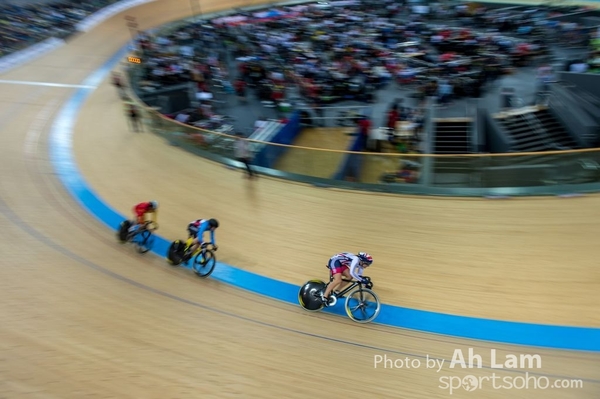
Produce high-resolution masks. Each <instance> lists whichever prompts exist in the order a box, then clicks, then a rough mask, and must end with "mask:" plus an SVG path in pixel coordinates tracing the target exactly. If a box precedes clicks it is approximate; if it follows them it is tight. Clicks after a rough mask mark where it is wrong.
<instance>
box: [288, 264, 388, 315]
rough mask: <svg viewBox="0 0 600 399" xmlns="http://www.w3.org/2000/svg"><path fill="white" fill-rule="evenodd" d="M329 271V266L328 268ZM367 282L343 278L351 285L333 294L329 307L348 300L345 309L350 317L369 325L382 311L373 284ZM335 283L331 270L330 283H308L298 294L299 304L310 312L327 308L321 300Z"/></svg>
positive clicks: (368, 280) (316, 281) (317, 281)
mask: <svg viewBox="0 0 600 399" xmlns="http://www.w3.org/2000/svg"><path fill="white" fill-rule="evenodd" d="M326 267H327V269H329V267H328V266H326ZM364 279H365V281H364V282H360V281H354V280H348V279H345V278H342V282H343V283H344V282H346V283H351V284H350V285H348V286H347V287H346V288H344V289H343V290H342V291H340V292H332V293H331V295H330V296H329V302H328V304H327V307H333V306H335V304H336V303H337V301H338V299H341V298H344V297H345V298H346V302H345V303H344V308H345V309H346V314H347V315H348V317H349V318H350V319H351V320H353V321H355V322H357V323H369V322H371V321H373V320H375V318H376V317H377V316H378V315H379V312H380V311H381V302H380V301H379V297H378V296H377V294H375V292H373V290H372V288H373V283H372V282H371V279H370V278H369V277H364ZM332 281H333V275H332V274H331V269H329V283H325V282H323V281H321V280H310V281H307V282H306V283H305V284H304V285H303V286H302V287H301V288H300V291H299V292H298V302H300V306H302V308H304V309H305V310H308V311H310V312H317V311H320V310H322V309H323V308H324V307H325V304H324V303H323V301H322V300H321V294H322V293H323V292H325V289H326V288H327V286H328V285H329V284H331V282H332Z"/></svg>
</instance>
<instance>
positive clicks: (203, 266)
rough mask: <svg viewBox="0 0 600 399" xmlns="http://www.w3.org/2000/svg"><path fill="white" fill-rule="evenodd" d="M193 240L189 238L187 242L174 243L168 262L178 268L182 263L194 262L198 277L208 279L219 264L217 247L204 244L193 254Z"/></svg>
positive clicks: (171, 246) (177, 241)
mask: <svg viewBox="0 0 600 399" xmlns="http://www.w3.org/2000/svg"><path fill="white" fill-rule="evenodd" d="M193 240H194V239H193V238H188V239H187V241H183V240H175V241H173V242H172V243H171V245H170V246H169V249H168V250H167V261H168V262H169V263H170V264H171V265H173V266H178V265H180V264H182V263H184V264H188V262H189V261H190V260H192V269H193V270H194V273H196V274H197V275H198V277H202V278H206V277H208V276H210V274H211V273H212V272H213V270H214V269H215V265H216V264H217V257H216V255H215V252H216V251H217V247H216V246H215V245H212V244H211V243H203V244H202V245H201V246H200V247H198V248H197V249H196V250H195V251H194V252H193V253H192V251H191V249H192V248H191V247H192V242H193Z"/></svg>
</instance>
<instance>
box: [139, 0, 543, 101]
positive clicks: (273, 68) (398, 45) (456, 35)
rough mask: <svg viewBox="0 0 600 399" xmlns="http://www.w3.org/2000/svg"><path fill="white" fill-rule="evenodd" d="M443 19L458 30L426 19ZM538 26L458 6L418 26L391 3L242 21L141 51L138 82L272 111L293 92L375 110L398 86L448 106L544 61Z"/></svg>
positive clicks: (216, 24) (177, 35) (293, 10)
mask: <svg viewBox="0 0 600 399" xmlns="http://www.w3.org/2000/svg"><path fill="white" fill-rule="evenodd" d="M440 17H443V18H447V19H449V20H460V19H461V18H462V21H461V22H459V23H456V24H455V25H456V26H452V25H453V24H444V25H442V24H440V23H439V21H438V23H436V21H431V20H430V19H431V18H434V19H435V18H440ZM543 17H547V15H546V14H540V13H533V12H531V13H523V12H522V11H519V12H513V13H511V12H509V11H504V12H502V13H499V12H497V11H493V10H492V11H489V10H486V9H483V8H477V9H474V10H471V11H469V10H466V9H464V7H462V6H461V7H456V8H443V7H438V8H436V9H435V11H431V10H430V12H429V14H427V17H424V16H423V15H420V14H418V13H415V12H414V11H413V10H412V9H411V8H410V7H409V6H403V5H401V4H400V3H397V2H393V1H379V2H359V1H344V2H332V3H328V4H313V5H299V6H291V7H281V8H277V9H270V10H268V11H263V12H256V13H240V14H238V15H233V16H228V17H221V18H218V19H215V20H212V21H210V22H206V23H205V24H204V25H201V24H199V23H196V24H192V25H188V26H184V27H181V28H179V29H178V30H177V31H175V32H172V33H171V34H169V35H167V36H162V37H157V38H153V39H152V40H149V41H148V42H146V44H145V50H146V60H145V72H144V76H143V80H145V81H147V82H154V83H155V84H158V85H160V86H164V85H168V84H176V83H182V82H186V81H190V80H191V81H194V82H196V83H197V86H198V90H199V91H201V92H210V91H211V90H214V87H213V86H212V85H211V84H210V82H211V81H213V80H214V81H215V83H216V86H217V87H218V88H219V90H221V91H223V90H225V91H228V92H235V93H237V95H238V97H240V98H246V97H247V95H248V93H249V91H248V89H249V88H251V89H252V90H253V92H254V94H255V96H256V97H257V98H258V99H260V100H262V101H273V102H276V103H277V102H281V101H284V100H285V99H286V96H287V93H286V91H287V90H288V89H289V88H290V87H291V86H293V87H296V88H297V89H298V91H299V93H300V95H301V96H302V97H303V98H304V99H305V100H308V101H309V102H311V103H315V104H318V105H324V104H331V103H334V102H338V101H343V100H348V99H353V100H358V101H365V102H374V101H377V92H378V90H379V89H381V88H383V87H386V86H387V85H389V84H390V83H393V82H395V83H396V84H398V85H399V86H400V87H402V88H408V89H412V90H413V91H414V92H415V96H417V97H421V98H423V97H425V96H437V97H438V99H439V101H440V102H441V103H445V102H448V101H450V100H451V99H453V98H458V97H465V96H466V97H469V96H479V95H481V94H482V90H483V89H484V87H485V84H486V83H487V82H489V81H493V80H494V79H496V78H498V77H499V76H501V75H502V74H505V73H510V71H511V70H512V68H513V67H516V66H519V65H524V64H527V63H529V62H530V61H531V59H532V57H533V56H535V55H538V54H542V53H544V51H545V50H546V42H545V40H544V35H543V34H542V32H541V28H540V27H539V24H538V23H537V21H538V20H540V19H541V18H543ZM504 33H510V34H511V35H512V37H508V36H506V35H504ZM519 35H521V36H523V38H521V39H518V38H515V36H519ZM221 44H225V45H224V46H223V45H221ZM226 50H229V51H226ZM227 53H229V54H232V55H233V58H234V60H235V61H232V60H230V59H229V57H228V56H227Z"/></svg>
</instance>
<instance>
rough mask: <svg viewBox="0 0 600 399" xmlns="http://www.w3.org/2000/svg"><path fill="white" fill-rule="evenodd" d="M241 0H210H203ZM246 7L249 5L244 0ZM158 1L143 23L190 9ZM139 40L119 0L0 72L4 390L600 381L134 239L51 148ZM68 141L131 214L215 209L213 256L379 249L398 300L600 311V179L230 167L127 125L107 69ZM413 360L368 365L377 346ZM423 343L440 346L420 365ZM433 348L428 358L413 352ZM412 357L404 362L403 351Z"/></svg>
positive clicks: (190, 214) (291, 389)
mask: <svg viewBox="0 0 600 399" xmlns="http://www.w3.org/2000/svg"><path fill="white" fill-rule="evenodd" d="M240 5H242V4H240V3H237V2H219V3H218V2H208V1H207V2H205V3H203V10H204V11H205V12H207V11H210V10H214V9H215V8H216V7H219V8H233V7H236V6H240ZM243 5H248V3H245V4H243ZM189 12H190V7H189V2H188V1H187V0H181V1H179V0H169V1H166V0H164V1H161V0H159V1H156V2H153V3H149V4H147V5H144V6H140V7H138V8H136V9H135V10H132V11H130V12H129V14H132V15H135V16H136V17H137V19H138V21H139V23H140V24H141V28H142V29H147V28H150V27H154V26H158V25H161V24H163V23H166V22H168V21H172V20H177V19H180V18H182V17H185V16H186V15H188V14H189ZM128 38H129V32H128V31H127V29H126V27H125V25H124V23H123V15H120V16H116V17H114V18H112V19H110V20H108V21H107V22H105V23H103V24H102V25H100V26H99V27H97V28H96V29H94V30H92V31H91V32H89V33H87V34H84V35H81V36H79V37H77V38H75V39H73V40H72V41H71V42H70V43H69V44H68V45H66V46H65V47H63V48H61V49H59V50H57V51H55V52H53V53H51V54H49V55H47V56H45V57H43V58H41V59H39V60H36V61H34V62H32V63H30V64H28V65H26V66H24V67H21V68H20V69H18V70H14V71H12V72H8V73H6V74H4V75H2V76H0V79H2V81H3V83H0V86H1V88H2V89H1V90H0V101H1V104H2V105H1V108H0V131H1V132H2V146H0V153H1V157H0V167H1V174H2V175H1V176H2V180H1V189H0V226H1V229H0V250H1V253H2V263H1V265H2V266H1V267H0V398H2V399H7V398H83V397H89V398H109V397H110V398H136V399H142V398H144V399H145V398H161V399H162V398H209V397H214V398H228V397H241V398H259V397H260V398H264V397H269V398H270V397H290V398H296V397H297V398H307V397H330V398H341V397H347V398H354V397H356V398H359V397H360V398H362V397H366V396H372V397H376V398H437V397H447V396H448V395H449V394H450V392H449V390H448V389H442V388H440V385H442V383H441V380H440V377H442V376H444V377H446V378H448V377H461V378H463V377H465V376H468V375H474V376H477V377H490V376H491V375H492V374H493V373H495V374H496V375H498V376H501V377H517V376H521V377H523V376H525V374H524V373H525V372H526V371H528V372H530V376H533V377H536V378H539V377H541V376H547V377H548V378H549V379H550V381H553V380H554V379H559V378H562V379H581V380H582V381H583V387H582V388H578V389H577V388H572V389H547V390H541V389H537V390H536V389H520V390H517V389H512V390H506V389H493V387H492V384H491V383H484V385H483V387H482V389H480V390H478V391H477V392H476V393H473V392H467V391H466V390H463V389H462V388H458V387H457V388H456V390H455V391H454V392H453V393H452V396H453V397H459V398H460V397H477V398H507V397H511V398H598V397H599V396H600V379H599V376H600V356H598V354H596V353H588V352H570V351H561V350H550V349H539V348H526V347H520V346H510V345H502V344H497V343H488V342H480V341H469V340H463V339H459V338H450V337H447V336H439V335H432V334H425V333H420V332H414V331H408V330H402V329H394V328H390V327H385V326H381V325H376V324H372V325H366V326H363V325H357V324H355V323H352V322H351V321H349V320H347V319H344V318H340V317H336V316H331V315H325V314H308V313H306V312H303V311H301V310H300V309H299V307H297V306H291V305H289V304H286V303H280V302H277V301H274V300H272V299H269V298H267V297H262V296H257V295H254V294H250V293H247V292H245V291H241V290H238V289H235V288H233V287H231V286H228V285H225V284H222V283H219V282H218V281H216V280H214V279H208V280H202V281H200V280H198V279H197V278H195V277H194V276H193V275H192V274H191V273H189V272H188V271H186V270H184V269H173V268H171V267H170V266H168V265H166V263H165V262H164V260H163V259H159V258H157V257H153V256H149V255H148V256H145V257H141V256H139V255H137V254H135V253H134V252H133V251H132V250H131V248H129V247H123V246H120V245H119V244H117V243H116V242H115V238H114V232H113V231H110V230H109V229H107V228H106V226H105V225H104V224H101V223H100V222H98V221H97V220H96V219H95V218H94V217H92V216H90V215H89V214H88V213H87V212H86V211H84V210H83V208H81V206H80V204H79V203H78V202H76V201H75V200H74V199H73V198H72V197H71V196H70V195H69V194H68V193H67V191H65V189H64V187H63V185H62V184H61V182H60V181H59V180H58V179H57V177H56V175H55V172H54V168H53V166H52V164H51V162H50V158H49V155H48V154H49V152H48V142H49V135H50V132H51V126H52V122H53V120H54V118H55V117H56V115H57V112H58V110H59V109H60V107H61V105H62V104H63V102H64V101H65V100H66V99H67V98H68V97H69V96H71V95H72V94H73V91H74V88H73V87H57V86H41V85H34V84H14V83H6V81H35V82H52V83H60V84H64V85H78V84H81V83H82V81H83V80H84V79H85V78H86V77H87V76H88V75H90V73H92V72H93V71H94V70H96V69H97V68H99V67H100V66H101V65H103V64H104V62H105V61H106V60H107V59H109V58H110V57H111V56H112V55H113V54H114V53H115V52H116V51H117V50H118V49H119V48H120V47H122V46H123V45H124V44H125V43H126V41H127V40H128ZM74 139H75V140H74V151H75V155H76V160H77V163H78V166H79V168H80V170H81V172H82V174H83V175H84V176H85V178H86V180H87V181H88V182H89V183H90V185H91V186H92V187H93V188H94V189H95V190H96V192H97V194H98V195H99V196H100V197H102V199H104V200H105V201H106V202H108V203H109V204H110V205H111V206H113V207H114V208H115V209H117V210H118V211H119V212H121V213H123V214H129V212H130V208H131V206H132V204H134V203H136V202H137V201H141V200H146V199H150V198H157V199H159V200H160V201H161V211H160V215H159V223H160V225H161V228H160V234H161V235H162V236H164V237H167V238H178V237H180V236H182V235H183V234H184V228H185V225H186V223H187V222H188V221H189V220H191V219H193V218H196V217H213V216H214V217H218V218H219V219H220V221H221V224H222V227H221V228H220V229H219V231H218V235H217V239H218V243H219V245H220V250H219V253H218V255H219V257H220V260H222V261H223V262H226V263H228V264H232V265H235V266H238V267H241V268H244V269H246V270H249V271H252V272H255V273H259V274H264V275H268V276H270V277H273V278H276V279H279V280H284V281H287V282H290V283H293V284H296V285H299V284H301V283H303V282H304V281H305V280H307V279H310V278H315V277H320V278H326V274H325V272H326V271H325V269H324V267H323V265H324V264H325V261H326V259H327V258H328V257H329V256H330V255H332V254H333V253H335V252H338V251H341V250H351V251H357V250H361V249H363V248H364V249H366V250H368V251H370V252H371V253H372V254H373V256H374V257H375V262H376V263H375V266H374V267H373V270H372V271H370V273H369V274H370V275H371V277H372V278H373V280H374V282H375V289H376V291H377V292H378V293H379V294H380V296H381V298H382V299H383V301H384V302H386V303H392V304H396V305H401V306H406V307H412V308H418V309H426V310H432V311H437V312H447V313H453V314H460V315H470V316H475V317H484V318H497V319H505V320H515V321H527V322H536V323H546V324H560V325H574V326H588V327H600V315H599V312H598V305H599V304H600V290H599V288H600V272H599V271H598V270H599V269H598V258H599V256H598V255H599V253H600V250H599V249H598V245H596V240H597V237H598V233H599V230H600V228H599V227H598V223H597V220H598V219H599V217H600V211H599V210H598V203H599V200H598V197H596V196H588V197H583V198H575V199H554V198H545V199H522V200H512V201H509V202H494V201H483V200H457V199H433V198H412V197H400V196H385V195H375V194H366V193H352V192H343V191H337V190H322V189H317V188H313V187H308V186H304V185H300V184H294V183H291V182H285V181H279V180H274V179H269V178H261V179H259V180H257V181H247V180H244V179H242V178H241V175H240V173H239V172H237V171H232V170H229V169H226V168H224V167H222V166H220V165H215V164H212V163H210V162H208V161H205V160H203V159H199V158H197V157H194V156H191V155H189V154H187V153H184V152H182V151H181V150H179V149H177V148H173V147H168V146H166V145H165V143H164V142H163V141H162V140H160V139H159V138H157V137H155V136H153V135H151V134H148V133H146V134H134V133H131V132H129V131H128V128H127V125H126V120H125V119H124V117H123V108H122V105H121V104H120V103H119V101H118V97H117V95H116V93H115V92H114V90H113V88H112V87H110V85H109V84H108V82H106V81H104V82H103V83H102V84H101V85H100V86H99V87H98V88H97V90H96V91H95V92H94V93H93V94H92V96H91V97H90V98H89V100H88V101H87V102H86V104H85V106H84V108H83V109H82V111H81V112H80V113H79V115H78V120H77V124H76V129H75V137H74ZM469 347H472V348H474V350H475V352H476V353H478V354H481V355H482V357H483V362H484V365H486V366H489V365H490V355H489V354H490V350H491V349H498V351H499V356H498V357H499V358H500V357H503V356H504V355H505V354H517V355H518V354H527V353H529V354H532V353H535V354H539V355H540V356H541V358H542V359H543V364H542V368H541V369H527V368H523V367H521V368H518V369H516V370H507V369H490V368H489V367H487V368H485V367H484V368H478V369H465V370H462V369H460V368H458V369H456V368H455V369H451V368H449V367H448V362H449V360H450V359H451V358H452V355H453V353H454V351H455V349H463V350H465V353H467V352H466V348H469ZM384 355H386V356H387V357H388V358H389V359H394V360H396V359H403V360H404V359H406V358H408V359H410V360H411V361H412V365H413V367H411V368H406V366H405V365H404V364H400V363H399V362H396V366H395V367H394V368H387V369H383V368H382V366H381V365H379V366H378V367H377V368H376V367H374V360H375V359H376V357H377V356H384ZM427 356H429V357H430V358H432V357H435V358H438V359H446V362H445V363H444V365H443V366H442V368H441V370H440V371H436V370H435V369H427V368H426V364H427ZM416 360H419V361H420V362H421V364H420V366H419V367H415V365H416V363H415V361H416ZM399 366H404V367H399Z"/></svg>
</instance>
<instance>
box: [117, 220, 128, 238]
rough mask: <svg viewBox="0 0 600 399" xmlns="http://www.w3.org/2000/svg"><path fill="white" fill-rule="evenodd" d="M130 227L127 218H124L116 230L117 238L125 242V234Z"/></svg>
mask: <svg viewBox="0 0 600 399" xmlns="http://www.w3.org/2000/svg"><path fill="white" fill-rule="evenodd" d="M130 227H131V222H130V221H129V220H124V221H122V222H121V224H120V225H119V230H118V231H117V238H118V239H119V241H120V242H121V243H125V242H126V241H127V234H128V233H129V228H130Z"/></svg>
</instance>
